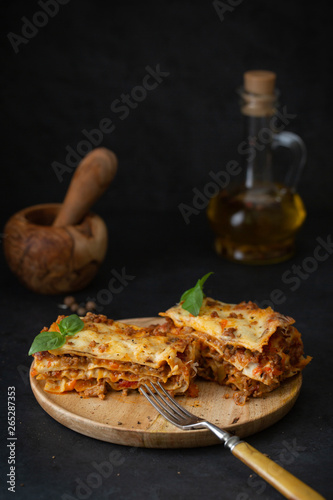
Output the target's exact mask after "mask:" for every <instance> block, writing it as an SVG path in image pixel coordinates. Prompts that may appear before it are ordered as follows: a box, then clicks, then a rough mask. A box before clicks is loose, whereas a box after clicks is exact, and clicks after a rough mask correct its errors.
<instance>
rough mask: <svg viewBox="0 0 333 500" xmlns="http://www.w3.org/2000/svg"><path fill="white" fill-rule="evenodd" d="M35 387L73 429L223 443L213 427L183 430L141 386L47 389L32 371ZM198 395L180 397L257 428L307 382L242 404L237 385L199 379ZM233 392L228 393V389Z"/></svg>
mask: <svg viewBox="0 0 333 500" xmlns="http://www.w3.org/2000/svg"><path fill="white" fill-rule="evenodd" d="M121 321H122V322H124V323H125V322H126V323H131V324H136V325H138V326H147V325H150V324H152V323H155V324H156V323H162V322H163V321H164V319H162V318H135V319H128V320H121ZM30 383H31V388H32V391H33V393H34V395H35V397H36V399H37V401H38V403H39V404H40V405H41V407H42V408H43V409H44V410H45V411H46V412H47V413H48V414H49V415H50V416H51V417H53V418H54V419H55V420H57V421H58V422H60V423H61V424H62V425H64V426H66V427H68V428H69V429H72V430H73V431H76V432H79V433H80V434H84V435H85V436H89V437H92V438H95V439H100V440H101V441H107V442H109V443H115V444H122V445H127V446H140V447H145V448H190V447H196V446H208V445H213V444H217V443H220V441H219V440H218V439H217V438H216V437H215V436H214V434H212V433H211V432H210V431H208V430H205V429H199V430H195V431H182V430H181V429H178V428H177V427H175V426H173V425H172V424H170V423H169V422H167V421H166V420H165V419H164V418H163V417H162V416H161V415H159V413H158V412H157V411H156V410H155V409H154V408H153V407H152V406H151V405H150V404H149V403H148V401H146V399H145V398H144V397H143V396H142V395H141V394H140V393H139V392H138V391H131V392H130V393H129V394H128V395H127V396H125V395H123V394H122V393H119V392H115V391H110V392H108V394H107V396H106V398H105V399H104V400H101V399H99V398H89V399H84V398H80V397H79V395H78V394H77V393H75V392H72V393H67V394H63V395H57V394H51V393H47V392H45V391H44V390H43V386H44V382H43V381H38V380H36V379H35V378H34V377H31V376H30ZM196 383H197V384H198V386H199V396H198V397H197V398H190V397H179V396H178V397H177V401H178V402H179V403H180V404H181V405H183V406H184V407H185V408H187V409H188V410H189V411H190V412H192V413H194V414H196V415H198V416H199V417H202V418H205V419H207V420H209V421H210V422H212V423H213V424H215V425H217V426H219V427H221V428H223V429H225V430H227V431H229V432H231V433H235V434H237V435H238V436H239V437H245V436H249V435H251V434H254V433H256V432H258V431H261V430H262V429H265V428H266V427H269V426H270V425H272V424H274V423H275V422H277V421H278V420H280V419H281V418H282V417H284V415H286V413H288V411H289V410H290V409H291V408H292V406H293V405H294V403H295V401H296V399H297V396H298V394H299V391H300V389H301V385H302V375H301V374H298V375H296V376H295V377H292V378H290V379H289V380H287V381H286V382H284V383H283V384H282V386H281V387H279V388H278V389H276V390H275V391H273V392H271V393H269V394H267V395H266V396H265V397H263V398H257V399H250V400H249V401H248V402H247V403H246V404H245V405H244V406H237V405H236V404H235V403H234V400H233V398H232V391H231V390H230V389H229V388H227V387H223V386H219V385H218V384H215V383H213V382H207V381H197V382H196ZM226 393H229V394H230V398H229V399H225V398H224V395H225V394H226Z"/></svg>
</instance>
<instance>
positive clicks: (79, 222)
mask: <svg viewBox="0 0 333 500" xmlns="http://www.w3.org/2000/svg"><path fill="white" fill-rule="evenodd" d="M117 163H118V162H117V158H116V156H115V155H114V153H112V151H109V150H108V149H105V148H97V149H94V150H93V151H91V152H90V153H89V154H87V155H86V156H85V158H84V159H83V160H82V161H81V162H80V164H79V166H78V167H77V169H76V170H75V173H74V175H73V178H72V180H71V183H70V186H69V188H68V191H67V193H66V196H65V199H64V202H63V203H62V204H61V203H49V204H42V205H35V206H33V207H29V208H25V209H24V210H21V211H19V212H17V213H16V214H14V215H13V216H12V217H11V218H10V219H9V220H8V222H7V224H6V226H5V229H4V253H5V257H6V260H7V262H8V265H9V267H10V269H11V270H12V271H13V273H14V274H16V276H17V277H18V278H19V280H20V281H21V282H22V283H23V284H24V285H25V286H26V287H27V288H29V289H30V290H33V291H34V292H37V293H42V294H50V295H51V294H52V295H53V294H63V293H68V292H75V291H77V290H81V289H82V288H84V287H85V286H86V285H87V284H88V283H89V282H90V281H91V280H92V279H93V278H94V276H95V275H96V272H97V270H98V268H99V266H100V264H101V263H102V261H103V260H104V257H105V254H106V250H107V240H108V238H107V228H106V225H105V223H104V221H103V219H101V217H99V216H98V215H96V214H94V213H92V212H89V210H90V208H91V207H92V205H93V204H94V203H95V201H96V200H97V199H98V198H99V197H100V196H101V195H102V193H103V192H104V191H105V190H106V188H107V187H108V186H109V184H110V183H111V181H112V179H113V177H114V176H115V173H116V171H117Z"/></svg>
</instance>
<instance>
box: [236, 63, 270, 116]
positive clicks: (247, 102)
mask: <svg viewBox="0 0 333 500" xmlns="http://www.w3.org/2000/svg"><path fill="white" fill-rule="evenodd" d="M243 77H244V86H243V89H242V92H241V97H242V103H241V112H242V113H243V115H246V116H256V117H265V116H266V117H268V116H272V115H274V113H275V105H276V91H275V80H276V74H275V73H273V71H265V70H251V71H246V72H245V73H244V75H243Z"/></svg>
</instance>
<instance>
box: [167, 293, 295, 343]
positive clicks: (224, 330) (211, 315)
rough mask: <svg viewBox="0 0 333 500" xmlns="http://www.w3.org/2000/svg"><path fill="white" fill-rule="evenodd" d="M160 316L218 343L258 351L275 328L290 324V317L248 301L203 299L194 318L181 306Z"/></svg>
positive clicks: (291, 320) (292, 321) (291, 321)
mask: <svg viewBox="0 0 333 500" xmlns="http://www.w3.org/2000/svg"><path fill="white" fill-rule="evenodd" d="M160 316H166V317H169V318H171V319H172V320H173V322H174V323H175V325H176V326H177V327H182V326H189V327H191V328H193V329H194V330H197V331H199V332H204V333H206V334H209V335H210V336H213V337H216V338H217V339H218V340H219V341H220V342H222V343H227V344H230V345H234V346H237V347H245V348H247V349H250V350H252V351H254V350H257V351H262V348H263V346H264V345H266V344H267V343H268V341H269V339H270V337H271V336H272V334H273V333H274V332H275V331H276V329H277V328H278V327H282V328H287V327H288V326H289V325H291V324H293V323H294V320H293V319H292V318H289V317H288V316H284V315H282V314H280V313H277V312H274V311H273V309H271V308H270V307H267V309H259V307H258V306H257V305H256V304H253V303H252V302H241V303H240V304H226V303H224V302H220V301H218V300H214V299H211V298H209V297H205V298H204V300H203V304H202V306H201V309H200V312H199V315H198V316H193V315H192V314H190V313H189V312H188V311H186V310H185V309H183V308H182V306H181V304H177V305H176V306H174V307H172V308H171V309H168V310H167V311H166V312H165V313H160Z"/></svg>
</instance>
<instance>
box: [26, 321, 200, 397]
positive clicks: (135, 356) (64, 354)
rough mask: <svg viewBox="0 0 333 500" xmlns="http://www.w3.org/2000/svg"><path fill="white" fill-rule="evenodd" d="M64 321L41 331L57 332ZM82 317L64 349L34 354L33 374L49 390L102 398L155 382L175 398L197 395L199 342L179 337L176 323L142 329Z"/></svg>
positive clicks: (67, 339)
mask: <svg viewBox="0 0 333 500" xmlns="http://www.w3.org/2000/svg"><path fill="white" fill-rule="evenodd" d="M63 318H64V316H59V317H58V319H57V321H56V322H55V323H53V324H52V325H51V327H50V328H49V329H48V328H44V329H43V330H42V331H59V323H60V321H61V319H63ZM81 319H82V320H83V322H84V328H83V329H82V330H81V331H80V332H79V333H77V334H75V335H74V336H71V337H66V342H65V344H64V345H63V346H62V347H60V348H58V349H54V350H49V351H42V352H36V353H35V354H34V355H33V356H34V358H35V359H34V364H33V369H32V376H36V378H37V380H45V386H44V390H45V391H47V392H52V393H57V394H60V393H63V392H66V391H72V390H75V391H76V392H78V393H79V394H80V395H81V396H83V397H90V396H98V397H100V398H101V399H104V398H105V394H106V392H107V391H108V390H111V389H112V390H115V391H120V390H123V391H125V392H127V390H128V389H137V388H138V387H140V385H141V384H145V383H148V384H149V382H157V381H159V382H161V384H162V385H163V386H164V388H165V389H166V390H168V391H170V392H171V393H173V394H184V393H185V392H186V391H188V392H190V391H191V390H192V391H193V385H192V384H191V382H192V379H193V378H194V377H195V375H196V370H195V359H196V357H197V345H198V343H195V342H193V339H192V338H189V337H186V336H180V335H178V336H177V335H176V334H175V332H177V331H178V330H179V329H177V328H175V327H174V326H173V325H172V327H170V324H171V323H172V322H166V323H164V324H163V325H151V326H149V327H147V328H139V327H137V326H134V325H128V324H125V323H121V322H116V321H113V320H111V319H107V317H106V316H104V315H95V314H92V313H87V315H86V316H85V317H83V318H81Z"/></svg>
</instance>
